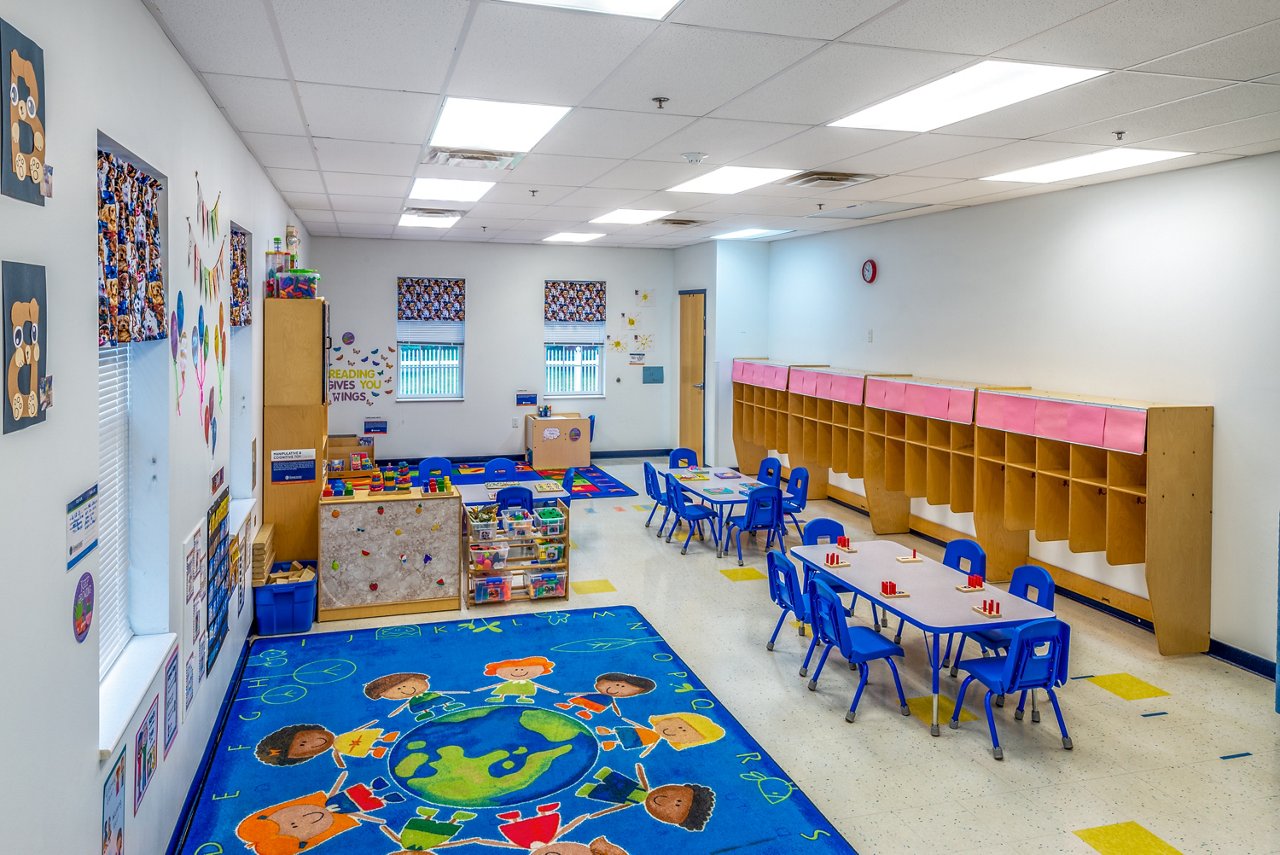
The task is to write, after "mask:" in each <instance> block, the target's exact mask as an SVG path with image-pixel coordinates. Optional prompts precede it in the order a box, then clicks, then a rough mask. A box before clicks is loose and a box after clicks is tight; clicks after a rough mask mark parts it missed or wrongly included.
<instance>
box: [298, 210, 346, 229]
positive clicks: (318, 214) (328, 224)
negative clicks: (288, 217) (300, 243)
mask: <svg viewBox="0 0 1280 855" xmlns="http://www.w3.org/2000/svg"><path fill="white" fill-rule="evenodd" d="M298 219H299V220H301V221H302V224H303V225H304V226H306V227H307V228H308V229H314V228H322V229H324V228H333V227H336V226H337V222H338V221H337V220H335V219H334V217H333V212H332V211H305V212H303V213H302V214H299V215H298Z"/></svg>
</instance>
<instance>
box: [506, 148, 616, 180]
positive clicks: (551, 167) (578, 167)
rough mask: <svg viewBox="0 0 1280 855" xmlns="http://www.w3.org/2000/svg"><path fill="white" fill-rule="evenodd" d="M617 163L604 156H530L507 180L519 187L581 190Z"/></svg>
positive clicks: (517, 166)
mask: <svg viewBox="0 0 1280 855" xmlns="http://www.w3.org/2000/svg"><path fill="white" fill-rule="evenodd" d="M620 163H622V161H621V160H615V159H611V158H605V157H568V156H565V155H560V154H529V155H526V156H525V158H524V160H522V161H520V163H518V164H517V165H516V168H515V169H513V170H511V172H510V175H509V180H510V181H513V182H518V183H520V184H531V185H537V184H553V185H560V186H575V187H580V186H582V185H584V184H589V183H591V181H592V180H594V179H596V178H599V177H600V176H601V175H604V174H605V173H606V172H608V171H609V170H611V169H613V168H614V167H615V166H617V165H618V164H620Z"/></svg>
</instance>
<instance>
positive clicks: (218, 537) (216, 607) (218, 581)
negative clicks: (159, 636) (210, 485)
mask: <svg viewBox="0 0 1280 855" xmlns="http://www.w3.org/2000/svg"><path fill="white" fill-rule="evenodd" d="M230 512H231V492H230V491H229V490H223V491H222V495H220V496H218V498H217V499H215V500H214V502H213V507H211V508H209V521H208V528H207V529H206V531H207V532H208V549H209V552H208V556H209V575H208V579H207V582H206V584H207V590H208V602H207V604H206V609H207V615H208V621H207V624H206V626H207V627H208V632H209V638H208V651H207V652H206V658H205V660H204V662H205V665H204V671H205V673H206V674H208V673H209V672H210V671H211V670H213V663H214V662H217V661H218V654H219V653H220V652H222V642H223V640H224V639H225V638H226V637H227V611H228V607H229V606H230V604H231V556H230V552H231V537H230V531H229V529H230V522H229V521H228V519H227V515H228V514H229V513H230Z"/></svg>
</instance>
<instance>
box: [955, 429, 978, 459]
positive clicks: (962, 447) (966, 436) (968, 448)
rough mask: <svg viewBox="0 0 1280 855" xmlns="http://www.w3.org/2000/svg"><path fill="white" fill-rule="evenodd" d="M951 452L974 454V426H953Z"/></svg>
mask: <svg viewBox="0 0 1280 855" xmlns="http://www.w3.org/2000/svg"><path fill="white" fill-rule="evenodd" d="M951 450H952V451H958V452H960V453H961V454H973V425H971V424H964V425H960V424H952V425H951Z"/></svg>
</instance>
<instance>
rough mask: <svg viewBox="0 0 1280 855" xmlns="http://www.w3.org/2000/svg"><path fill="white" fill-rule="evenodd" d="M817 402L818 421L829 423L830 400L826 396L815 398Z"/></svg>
mask: <svg viewBox="0 0 1280 855" xmlns="http://www.w3.org/2000/svg"><path fill="white" fill-rule="evenodd" d="M816 400H817V402H818V421H820V422H827V423H828V424H830V423H831V402H830V401H828V400H827V399H826V398H817V399H816Z"/></svg>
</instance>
